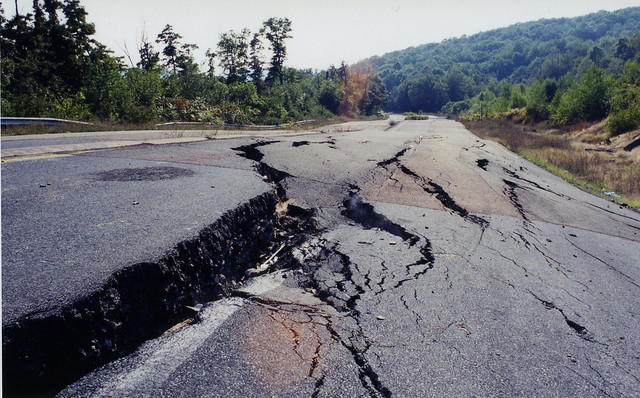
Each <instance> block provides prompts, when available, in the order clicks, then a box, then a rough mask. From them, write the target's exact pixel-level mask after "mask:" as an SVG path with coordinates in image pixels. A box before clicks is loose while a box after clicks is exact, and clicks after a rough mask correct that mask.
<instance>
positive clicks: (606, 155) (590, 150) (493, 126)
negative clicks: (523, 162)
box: [462, 120, 640, 208]
mask: <svg viewBox="0 0 640 398" xmlns="http://www.w3.org/2000/svg"><path fill="white" fill-rule="evenodd" d="M462 123H464V125H465V127H466V128H467V129H469V130H471V131H472V132H474V133H475V134H477V135H478V136H479V137H481V138H484V139H490V140H493V141H496V142H499V143H501V144H503V145H504V146H506V147H507V148H509V149H510V150H512V151H514V152H515V153H517V154H519V155H520V156H522V157H524V158H526V159H528V160H530V161H532V162H533V163H535V164H537V165H539V166H542V167H544V168H545V169H547V170H548V171H550V172H551V173H553V174H555V175H557V176H559V177H561V178H563V179H565V180H567V181H568V182H570V183H572V184H574V185H576V186H578V187H580V188H581V189H583V190H586V191H588V192H591V193H593V194H596V195H598V196H601V197H607V198H609V199H615V200H616V201H617V202H620V203H624V204H627V205H630V206H634V207H638V208H640V148H636V149H634V150H632V151H625V150H624V149H623V147H624V146H625V145H626V144H628V143H629V142H631V141H632V140H633V138H634V137H636V136H637V135H638V134H639V133H640V132H639V131H638V130H636V131H634V132H631V133H627V134H623V135H621V136H618V137H615V138H611V139H610V138H608V135H607V134H606V133H605V132H604V131H603V130H602V125H601V123H599V124H584V123H583V124H579V125H576V126H573V127H572V128H569V129H566V130H564V131H562V130H557V129H553V128H548V127H546V126H544V125H539V126H536V127H535V128H534V127H531V126H526V125H522V124H519V123H514V122H512V121H508V120H481V121H462Z"/></svg>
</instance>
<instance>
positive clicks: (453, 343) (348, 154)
mask: <svg viewBox="0 0 640 398" xmlns="http://www.w3.org/2000/svg"><path fill="white" fill-rule="evenodd" d="M16 145H17V144H16ZM3 148H4V142H3ZM636 150H638V149H636ZM171 168H173V169H171ZM140 169H146V170H147V172H149V173H153V170H161V171H158V173H160V174H159V175H164V176H165V177H166V176H167V175H166V174H162V173H165V172H166V173H175V175H171V176H170V177H171V178H157V179H154V178H151V177H149V178H147V177H148V176H147V177H145V178H141V179H137V180H136V179H135V178H134V179H132V180H130V181H124V180H126V178H124V177H123V176H127V175H131V173H134V172H135V170H138V171H139V170H140ZM114 170H116V171H117V170H129V172H124V171H123V172H121V173H120V174H118V172H114ZM132 170H133V171H132ZM162 170H164V171H162ZM171 170H173V171H171ZM179 170H181V171H179ZM109 173H111V174H109ZM127 173H128V174H127ZM274 192H275V193H274ZM272 194H274V195H275V196H276V199H277V200H279V201H280V202H281V204H280V205H279V206H281V205H282V204H283V202H284V201H286V204H288V205H289V206H290V208H293V209H297V211H298V213H300V212H302V211H305V212H306V213H305V214H308V217H311V218H310V219H309V220H307V221H306V222H307V223H308V224H305V227H304V228H303V227H300V228H298V230H297V231H298V232H296V228H297V224H295V225H294V226H293V227H291V225H289V226H288V227H287V228H288V229H287V228H285V230H286V231H287V233H289V234H296V233H297V235H296V236H297V237H296V239H293V238H286V237H285V238H278V237H277V236H278V233H279V232H278V231H279V230H278V229H276V232H274V234H275V235H274V236H276V238H274V239H275V240H274V242H275V243H274V244H273V245H272V246H270V247H268V248H267V249H266V253H264V254H263V255H261V257H260V258H259V259H257V258H256V259H255V263H254V265H255V266H258V268H259V265H260V264H261V263H263V262H266V259H267V258H269V259H270V261H271V262H270V263H268V265H270V266H271V268H272V269H277V268H283V269H280V270H278V271H275V272H269V273H266V274H263V275H261V276H257V277H254V278H251V279H248V280H242V281H240V282H238V283H237V284H236V282H235V281H234V286H235V288H234V289H231V290H229V291H226V292H225V295H223V296H224V297H223V298H222V299H220V300H215V301H210V302H201V303H199V304H203V306H202V308H201V309H200V310H199V312H197V313H196V312H195V310H194V312H193V313H194V314H196V315H195V317H194V318H193V319H190V320H188V321H187V322H184V323H182V324H181V325H179V326H177V327H174V328H172V329H171V330H169V331H168V332H166V333H164V334H163V335H162V336H161V337H158V338H154V339H151V340H149V341H147V342H146V343H144V344H142V345H141V346H140V347H139V348H138V349H137V350H135V352H133V353H132V354H130V355H127V356H125V357H123V358H121V359H117V360H115V361H111V362H109V363H107V364H105V365H104V366H102V367H100V368H99V369H97V370H95V371H93V372H91V373H89V374H87V375H86V376H85V377H83V378H81V379H79V380H78V381H77V382H75V383H73V384H71V385H69V386H67V387H66V388H65V389H63V390H62V391H61V392H59V396H63V397H75V396H95V397H98V396H100V397H102V396H112V397H129V396H184V397H187V396H189V397H192V396H228V397H264V396H290V397H299V396H313V397H335V396H373V397H391V396H397V397H413V396H415V397H417V396H586V397H601V396H637V395H640V359H639V355H640V354H638V349H637V347H639V346H640V327H638V326H639V325H640V319H639V317H640V313H639V312H638V308H640V261H639V260H638V253H640V250H639V249H640V213H639V212H638V211H636V210H633V209H630V208H626V207H622V206H619V205H617V204H615V203H612V202H609V201H606V200H604V199H600V198H597V197H594V196H592V195H590V194H587V193H585V192H582V191H580V190H579V189H577V188H575V187H573V186H571V185H569V184H567V183H566V182H564V181H562V180H561V179H559V178H557V177H555V176H553V175H551V174H549V173H547V172H546V171H544V170H543V169H541V168H539V167H537V166H535V165H533V164H531V163H529V162H528V161H525V160H523V159H521V158H519V157H518V156H516V155H514V154H513V153H511V152H509V151H508V150H506V149H505V148H504V147H502V146H500V145H498V144H496V143H493V142H488V141H484V140H481V139H479V138H477V137H476V136H474V135H473V134H472V133H470V132H469V131H467V130H465V129H464V127H463V126H462V125H461V124H459V123H457V122H454V121H451V120H446V119H442V118H432V119H431V120H428V121H404V120H401V119H400V118H398V119H397V123H395V124H391V123H389V121H367V122H351V123H346V124H341V125H334V126H326V127H323V128H322V131H317V132H316V133H313V134H305V135H303V136H295V135H287V136H278V137H260V138H250V137H242V138H232V139H227V140H207V141H202V142H191V143H189V142H183V143H178V144H176V143H173V144H166V145H159V146H150V145H142V146H140V145H138V146H132V147H127V148H119V149H118V148H116V149H108V150H107V149H105V150H91V151H83V152H82V153H78V154H73V155H69V156H64V157H41V158H37V159H32V160H23V161H14V162H5V163H3V165H2V234H3V236H2V238H3V240H2V259H3V267H2V268H3V269H2V281H3V282H2V283H3V328H10V327H12V324H15V323H19V322H24V321H25V319H30V318H29V317H34V315H33V314H36V313H38V314H40V313H44V314H56V313H58V312H59V309H60V308H62V307H64V306H67V307H69V306H71V307H73V305H75V304H74V303H77V302H78V300H82V299H83V297H86V296H88V295H91V294H92V292H93V291H96V290H98V289H100V288H101V286H104V284H105V283H108V280H109V278H110V277H111V276H112V274H113V273H117V272H118V271H120V270H123V269H127V267H128V266H130V265H131V264H141V263H149V264H152V263H156V262H158V263H161V264H165V262H163V261H165V260H162V259H163V258H166V252H167V251H170V250H173V248H176V247H180V245H181V242H183V241H185V240H188V239H190V237H191V236H193V235H194V234H197V233H198V231H201V230H203V229H206V228H207V227H208V226H210V225H212V224H215V223H216V222H217V220H219V219H220V217H221V215H222V214H230V213H229V212H230V211H233V209H235V208H237V206H247V207H245V208H243V209H244V210H243V212H244V214H250V213H251V212H252V211H251V208H252V207H251V206H254V207H255V206H257V205H255V203H256V202H255V198H257V197H264V196H265V195H272ZM247 204H252V205H250V206H248V205H247ZM265 208H269V207H268V206H266V207H265ZM277 208H278V209H280V207H277ZM251 214H252V213H251ZM255 214H256V215H255V217H260V219H261V220H262V219H264V217H265V216H264V215H263V214H260V215H258V212H257V211H256V212H255ZM247 217H249V216H247ZM278 217H281V215H279V216H278ZM256 220H257V218H256ZM277 220H280V221H277ZM282 220H284V219H279V218H277V219H276V223H278V222H279V223H280V224H284V223H285V222H284V221H282ZM291 220H293V219H291ZM291 220H290V222H289V224H291V223H292V222H293V221H291ZM247 225H251V223H249V224H247ZM255 225H262V224H259V222H257V221H256V222H255ZM243 228H245V229H246V228H249V229H250V227H249V226H245V227H243ZM225 239H226V238H225ZM278 239H283V240H282V242H283V244H282V245H280V240H278ZM287 239H288V240H287ZM248 241H249V240H248ZM229 242H231V243H229V244H231V245H232V244H233V243H232V239H230V240H229ZM291 242H295V244H294V243H291ZM176 250H178V249H176ZM194 250H195V249H194ZM277 250H280V251H277ZM196 251H197V250H196ZM163 256H164V257H163ZM159 259H160V260H159ZM228 260H229V261H231V262H233V261H234V260H233V259H231V258H229V259H228ZM215 261H218V260H215ZM279 262H280V266H278V263H279ZM167 264H168V263H167ZM194 267H198V264H196V265H194ZM194 272H196V271H194ZM185 277H190V276H189V275H186V276H185ZM145 283H146V284H152V283H154V279H152V278H150V279H149V280H148V281H146V282H145ZM109 286H111V285H109ZM114 289H116V287H115V285H114ZM165 290H166V292H167V294H168V295H171V294H172V293H171V292H172V290H171V289H170V288H166V289H165ZM194 294H195V293H194ZM194 297H195V296H194ZM194 304H196V303H195V302H194V303H192V304H191V305H190V306H191V307H193V305H194ZM199 308H200V307H197V308H196V309H199ZM52 316H53V315H52ZM65 319H66V318H65ZM13 326H15V325H13ZM61 327H62V326H61ZM97 333H98V334H99V333H102V332H97ZM158 334H159V333H158ZM89 340H90V339H89ZM5 343H6V342H5V341H3V344H5ZM111 343H112V342H111V341H110V344H111ZM52 344H55V343H54V342H52ZM95 344H97V345H100V344H105V343H104V340H101V339H100V338H96V343H95ZM96 352H99V351H96ZM3 362H4V363H5V364H6V361H3ZM5 367H6V365H5Z"/></svg>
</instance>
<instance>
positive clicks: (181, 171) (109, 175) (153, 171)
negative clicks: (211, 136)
mask: <svg viewBox="0 0 640 398" xmlns="http://www.w3.org/2000/svg"><path fill="white" fill-rule="evenodd" d="M194 174H195V172H194V171H193V170H190V169H185V168H181V167H139V168H129V169H114V170H107V171H102V172H100V173H97V174H96V177H97V179H98V181H160V180H170V179H173V178H178V177H191V176H193V175H194Z"/></svg>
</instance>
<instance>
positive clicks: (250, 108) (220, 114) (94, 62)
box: [0, 0, 387, 128]
mask: <svg viewBox="0 0 640 398" xmlns="http://www.w3.org/2000/svg"><path fill="white" fill-rule="evenodd" d="M4 15H5V14H4V10H2V12H1V13H0V40H1V42H0V45H1V46H2V54H1V68H2V71H1V72H2V82H1V89H2V96H1V101H2V104H1V106H2V115H3V116H22V117H55V118H65V119H74V120H84V121H92V122H97V123H101V124H102V125H106V126H109V125H119V126H123V125H133V126H153V125H154V123H157V122H162V121H190V122H203V123H212V124H216V125H221V124H224V123H229V124H239V125H245V124H286V123H292V122H295V121H298V120H305V119H327V118H331V117H334V116H336V115H341V116H348V117H359V116H375V115H377V114H378V113H379V112H380V111H381V110H382V107H383V106H384V104H385V102H386V98H387V93H386V89H385V87H384V85H383V83H382V81H381V80H380V79H379V78H378V77H377V76H376V75H375V74H374V71H373V68H372V66H371V65H370V64H366V63H363V64H359V65H354V66H349V65H347V64H345V63H342V64H341V65H340V66H339V67H335V66H330V67H328V68H327V70H324V71H317V70H316V71H312V70H311V69H305V70H300V69H294V68H289V67H287V66H286V65H285V60H286V56H287V47H286V42H287V39H289V38H291V37H292V36H291V34H292V22H291V21H290V20H288V19H287V18H270V19H269V20H267V21H265V22H264V23H263V24H262V26H260V27H259V28H258V29H257V30H256V31H254V32H252V31H250V30H249V29H246V28H245V29H242V30H241V31H239V32H236V31H233V30H232V31H229V32H227V33H224V34H222V35H220V37H219V38H218V41H217V42H215V41H214V42H213V43H207V45H209V46H211V48H209V50H208V51H207V52H206V54H207V65H198V64H197V63H196V62H195V60H194V57H193V51H194V50H195V49H196V48H198V45H196V44H193V43H188V42H186V41H185V40H184V39H183V37H182V36H181V35H180V34H179V33H178V32H176V31H175V30H174V28H173V27H172V26H171V25H169V24H168V25H166V27H165V28H164V29H163V30H162V32H159V33H158V34H157V36H156V38H155V40H152V39H150V38H149V37H147V36H146V35H144V36H143V37H142V39H141V41H140V43H138V53H139V56H140V61H139V62H137V63H135V64H134V63H133V61H132V59H131V57H130V56H129V57H125V58H118V57H114V56H113V55H112V52H111V51H110V50H109V49H108V48H106V47H105V46H104V45H102V44H101V43H99V42H97V41H96V40H94V39H93V38H92V35H93V34H94V33H95V27H94V25H93V24H91V23H90V22H88V20H87V18H88V15H87V13H86V11H85V10H84V8H83V7H82V5H81V4H80V2H79V1H78V0H36V1H34V2H33V11H32V12H31V13H28V14H26V15H19V14H16V15H15V16H13V17H11V18H10V19H7V18H6V17H5V16H4ZM127 62H128V64H129V65H127ZM201 68H202V69H205V70H201ZM125 128H126V127H125Z"/></svg>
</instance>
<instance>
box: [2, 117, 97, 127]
mask: <svg viewBox="0 0 640 398" xmlns="http://www.w3.org/2000/svg"><path fill="white" fill-rule="evenodd" d="M0 124H1V125H7V126H18V125H38V126H56V125H59V124H83V125H93V123H88V122H79V121H77V120H67V119H56V118H49V117H2V118H0Z"/></svg>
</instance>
